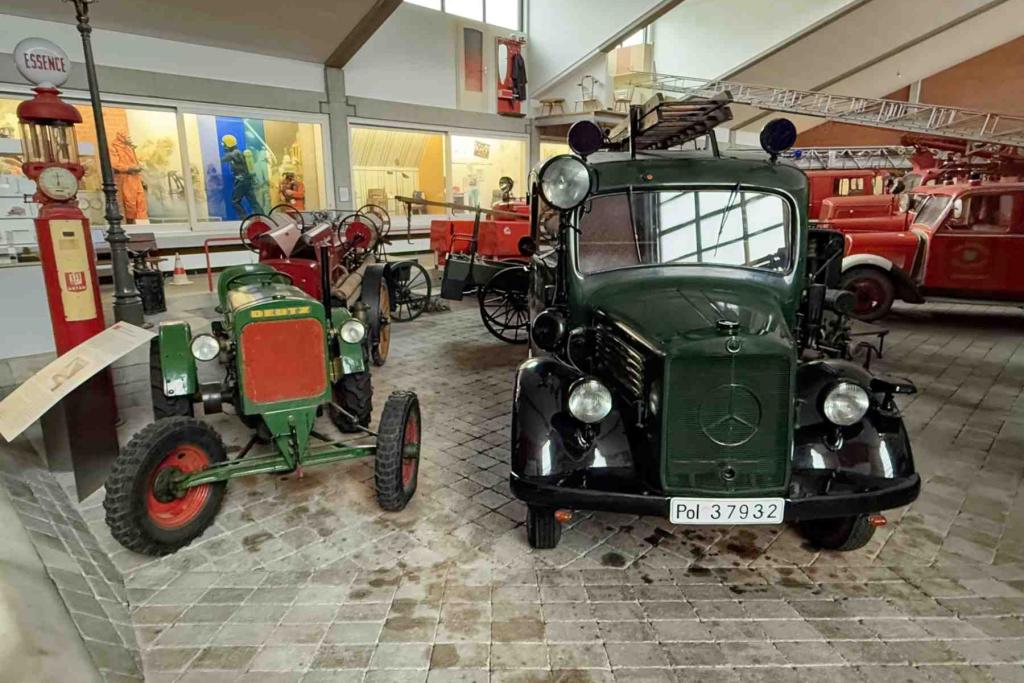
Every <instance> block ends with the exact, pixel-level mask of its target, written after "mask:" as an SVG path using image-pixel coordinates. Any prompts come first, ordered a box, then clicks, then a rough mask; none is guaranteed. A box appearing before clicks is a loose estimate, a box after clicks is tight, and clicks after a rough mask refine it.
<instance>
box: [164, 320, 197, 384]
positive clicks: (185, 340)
mask: <svg viewBox="0 0 1024 683" xmlns="http://www.w3.org/2000/svg"><path fill="white" fill-rule="evenodd" d="M157 343H158V344H159V348H160V368H161V371H162V372H163V375H164V395H165V396H192V395H193V394H195V393H196V391H198V388H199V381H198V379H197V378H196V377H197V376H196V359H195V356H193V355H192V330H191V328H190V327H189V324H188V323H186V322H181V321H174V322H166V323H160V330H159V332H158V342H157Z"/></svg>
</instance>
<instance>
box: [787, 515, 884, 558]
mask: <svg viewBox="0 0 1024 683" xmlns="http://www.w3.org/2000/svg"><path fill="white" fill-rule="evenodd" d="M797 530H798V531H799V532H800V535H801V536H803V537H804V539H805V540H806V541H807V542H809V543H810V544H811V545H813V546H814V547H815V548H821V549H822V550H836V551H838V552H848V551H850V550H857V549H859V548H863V547H864V546H865V545H867V542H868V541H870V540H871V537H872V536H874V535H875V527H874V525H872V524H871V522H870V521H869V520H868V516H867V515H853V516H852V517H835V518H829V519H811V520H807V521H805V522H800V523H798V524H797Z"/></svg>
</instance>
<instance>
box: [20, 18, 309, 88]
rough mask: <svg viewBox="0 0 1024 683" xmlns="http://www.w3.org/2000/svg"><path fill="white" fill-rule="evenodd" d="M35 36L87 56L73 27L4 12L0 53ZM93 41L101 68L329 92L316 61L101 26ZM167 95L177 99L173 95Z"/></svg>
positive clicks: (70, 52)
mask: <svg viewBox="0 0 1024 683" xmlns="http://www.w3.org/2000/svg"><path fill="white" fill-rule="evenodd" d="M211 1H216V0H211ZM33 36H34V37H39V38H46V39H48V40H51V41H53V42H55V43H57V44H58V45H60V46H61V47H62V48H64V51H65V52H67V53H68V56H69V57H71V59H72V61H76V62H81V61H83V60H84V57H83V56H82V39H81V36H80V35H79V33H78V30H77V29H76V28H75V27H74V26H73V25H71V24H61V23H57V22H52V21H40V20H38V19H28V18H25V17H16V16H11V15H5V14H0V52H7V53H10V52H13V50H14V46H15V45H17V44H18V41H20V40H21V39H22V38H28V37H33ZM92 44H93V45H92V47H93V54H94V55H95V58H96V63H97V64H100V65H102V66H112V67H121V68H125V69H138V70H140V71H153V72H156V73H165V74H176V75H179V76H193V77H196V78H211V79H215V80H221V81H231V82H234V83H253V84H257V85H265V86H275V87H279V88H291V89H293V90H309V91H313V92H323V91H324V69H323V66H322V65H320V64H314V63H311V62H300V61H298V60H294V59H282V58H280V57H268V56H265V55H257V54H252V53H248V52H241V51H238V50H225V49H222V48H217V47H205V46H202V45H190V44H188V43H180V42H177V41H173V40H162V39H160V38H150V37H147V36H139V35H135V34H131V33H119V32H116V31H104V30H102V29H93V32H92ZM167 96H168V97H174V93H167Z"/></svg>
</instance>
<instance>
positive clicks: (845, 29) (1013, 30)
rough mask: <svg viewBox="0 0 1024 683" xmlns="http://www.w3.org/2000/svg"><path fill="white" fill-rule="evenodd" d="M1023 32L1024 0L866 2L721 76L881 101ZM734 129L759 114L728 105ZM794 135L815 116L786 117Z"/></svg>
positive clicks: (754, 125) (753, 126)
mask: <svg viewBox="0 0 1024 683" xmlns="http://www.w3.org/2000/svg"><path fill="white" fill-rule="evenodd" d="M1021 35H1024V0H943V1H942V2H934V0H899V2H894V1H893V0H867V1H866V2H863V3H862V4H860V5H856V6H854V8H853V9H852V10H851V11H849V12H847V13H845V14H842V15H841V16H839V17H838V18H836V19H834V20H833V21H831V22H827V23H825V24H823V25H819V26H817V27H815V28H813V29H811V30H809V31H808V32H807V33H805V34H804V35H802V36H799V37H796V38H795V39H794V40H792V41H790V42H789V43H788V44H784V45H783V46H782V47H781V48H779V49H777V50H774V51H771V52H769V53H768V54H766V55H762V56H760V57H757V58H755V59H754V60H752V61H751V62H749V63H747V64H746V65H743V66H741V67H739V68H738V69H735V70H734V71H732V72H731V73H728V74H724V75H723V78H725V79H727V80H733V81H737V82H739V83H750V84H758V85H772V86H783V87H789V88H795V89H800V90H821V91H825V92H833V93H839V94H845V95H857V96H861V97H884V96H885V95H887V94H889V93H892V92H895V91H897V90H899V89H901V88H903V87H905V86H907V85H910V84H911V83H914V82H915V81H918V80H921V79H923V78H926V77H927V76H930V75H932V74H935V73H938V72H939V71H942V70H944V69H946V68H948V67H950V66H953V65H955V64H958V63H960V62H963V61H965V60H967V59H970V58H971V57H973V56H975V55H978V54H981V53H982V52H985V51H987V50H990V49H992V48H994V47H996V46H998V45H1001V44H1003V43H1005V42H1008V41H1010V40H1013V39H1014V38H1017V37H1019V36H1021ZM733 114H734V123H733V125H732V127H733V128H735V129H737V130H744V131H757V130H760V128H761V126H762V125H764V123H765V121H766V118H765V116H766V114H765V113H764V112H761V111H759V110H756V109H753V108H751V107H746V106H742V105H736V106H734V107H733ZM787 117H788V118H792V119H793V121H794V123H796V124H797V128H798V129H799V130H806V129H807V128H811V127H814V126H816V125H819V124H821V123H822V119H819V118H810V117H803V116H789V115H787Z"/></svg>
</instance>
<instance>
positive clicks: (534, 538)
mask: <svg viewBox="0 0 1024 683" xmlns="http://www.w3.org/2000/svg"><path fill="white" fill-rule="evenodd" d="M561 539H562V525H561V523H559V521H558V520H557V519H555V511H554V510H553V509H552V508H545V507H539V506H536V505H530V506H529V507H527V509H526V540H527V541H528V542H529V543H530V547H531V548H536V549H538V550H550V549H552V548H554V547H555V546H557V545H558V542H559V541H560V540H561Z"/></svg>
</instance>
